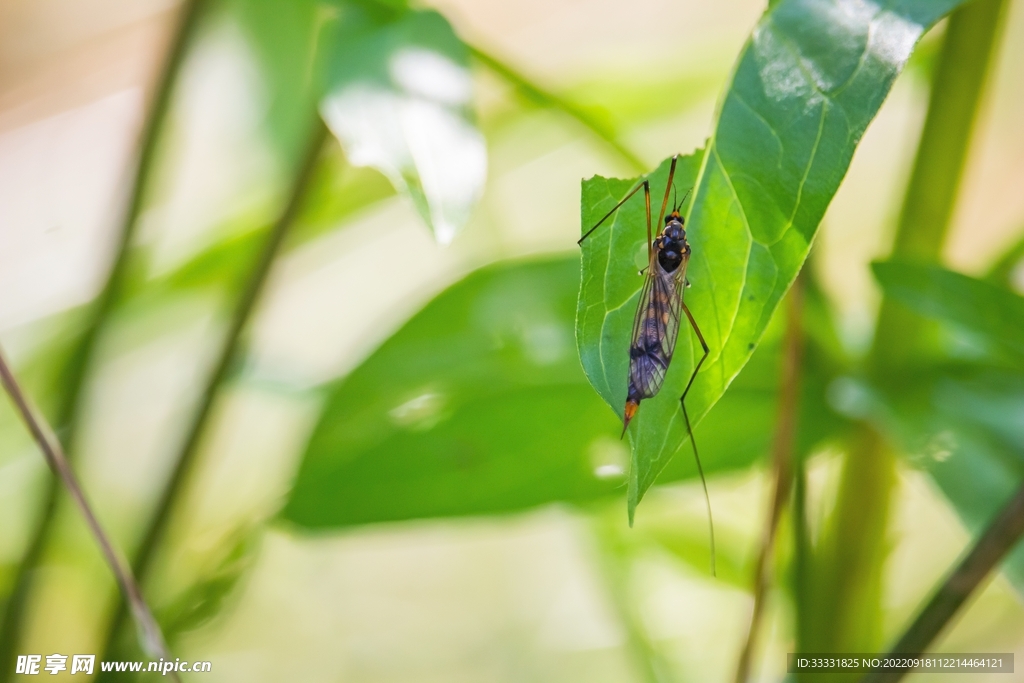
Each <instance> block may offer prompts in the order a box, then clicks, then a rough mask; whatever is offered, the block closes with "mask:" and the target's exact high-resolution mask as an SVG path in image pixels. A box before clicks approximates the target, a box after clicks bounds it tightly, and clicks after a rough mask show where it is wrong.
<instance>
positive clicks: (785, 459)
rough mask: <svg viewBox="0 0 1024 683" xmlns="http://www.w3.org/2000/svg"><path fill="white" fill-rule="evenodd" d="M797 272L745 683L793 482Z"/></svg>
mask: <svg viewBox="0 0 1024 683" xmlns="http://www.w3.org/2000/svg"><path fill="white" fill-rule="evenodd" d="M804 277H805V276H804V275H799V276H797V279H796V281H795V282H794V283H793V287H792V288H791V289H790V290H789V306H788V308H787V321H786V336H785V340H784V341H783V356H782V377H781V380H782V381H781V386H780V390H779V414H778V417H777V420H776V426H775V437H774V440H773V442H772V467H773V469H774V472H775V487H774V491H773V493H772V502H771V507H770V508H769V510H768V518H767V520H766V524H765V529H764V536H763V537H762V541H761V549H760V551H759V552H758V555H757V563H756V565H755V567H754V610H753V613H752V614H751V616H750V627H749V629H748V630H747V639H746V642H745V643H744V645H743V650H742V651H741V652H740V658H739V662H738V663H737V665H736V683H746V681H747V679H748V678H749V677H750V669H751V666H752V664H753V659H754V654H755V651H756V648H757V637H758V634H759V632H760V626H761V620H762V618H763V617H764V611H765V603H766V602H767V594H768V586H769V585H771V563H772V557H773V555H774V548H775V536H776V532H777V531H778V528H779V520H780V519H781V517H782V510H783V508H784V507H785V505H786V501H787V500H789V491H790V488H791V486H792V482H793V441H794V439H795V437H796V429H797V415H798V413H799V404H800V363H801V359H802V358H803V294H804V293H803V278H804Z"/></svg>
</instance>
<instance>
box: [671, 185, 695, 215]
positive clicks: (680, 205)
mask: <svg viewBox="0 0 1024 683" xmlns="http://www.w3.org/2000/svg"><path fill="white" fill-rule="evenodd" d="M672 189H673V190H675V188H672ZM691 192H693V187H691V188H690V189H689V190H687V191H686V194H684V195H683V198H682V199H681V200H679V203H678V204H676V197H675V193H674V192H673V194H672V206H673V207H674V210H675V211H678V210H679V209H681V208H682V207H683V204H685V203H686V198H687V197H689V196H690V193H691Z"/></svg>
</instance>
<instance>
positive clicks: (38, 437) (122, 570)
mask: <svg viewBox="0 0 1024 683" xmlns="http://www.w3.org/2000/svg"><path fill="white" fill-rule="evenodd" d="M0 382H2V383H3V386H4V390H6V391H7V394H8V396H10V397H11V402H12V403H14V407H15V408H16V409H17V411H18V414H19V415H21V419H22V420H24V422H25V426H26V427H28V430H29V432H31V433H32V438H33V439H35V441H36V443H37V444H38V445H39V449H40V450H41V451H42V452H43V457H44V458H45V459H46V464H47V465H49V466H50V469H51V470H52V471H53V473H54V475H55V476H56V477H57V478H58V479H59V480H60V482H61V483H62V484H63V485H64V488H65V489H67V492H68V493H69V494H70V495H71V498H72V500H74V501H75V505H76V506H77V507H78V509H79V511H80V512H81V513H82V517H84V518H85V523H86V525H88V527H89V531H90V532H92V535H93V537H94V538H95V539H96V542H97V543H98V544H99V546H100V551H101V552H102V553H103V557H104V559H105V560H106V561H107V564H108V565H109V566H110V570H111V571H112V572H113V573H114V578H115V579H117V585H118V587H119V588H120V589H121V594H122V596H124V599H125V601H126V602H127V603H128V604H129V605H130V606H131V610H132V616H133V617H134V618H135V623H136V625H137V626H138V629H139V634H140V635H141V637H142V642H143V644H144V646H146V647H147V649H149V650H150V654H153V655H155V656H159V657H162V658H164V659H165V660H170V659H171V655H170V652H169V651H168V650H167V644H166V643H165V642H164V637H163V634H162V633H161V631H160V626H159V625H158V624H157V623H156V620H155V619H154V618H153V613H152V612H151V611H150V609H149V606H148V605H147V604H146V601H145V600H144V599H143V597H142V591H140V590H139V584H138V583H137V582H136V581H135V576H134V575H133V574H132V570H131V567H129V566H128V563H127V562H125V560H124V558H123V557H122V555H121V554H120V553H118V552H117V550H116V549H115V548H114V544H113V542H112V541H111V540H110V537H109V536H107V533H106V532H105V531H104V530H103V527H102V526H101V525H100V522H99V520H98V519H97V518H96V514H95V513H94V512H93V510H92V507H91V506H90V505H89V501H88V500H86V497H85V492H84V491H83V490H82V486H81V484H80V483H79V481H78V477H76V476H75V472H74V470H72V469H71V464H70V463H68V459H67V456H66V455H64V449H63V448H62V447H61V445H60V441H59V440H58V439H57V437H56V436H55V435H54V433H53V430H52V429H51V428H50V425H49V424H47V423H46V421H45V420H44V419H43V418H42V416H41V415H40V414H39V412H38V411H37V410H35V409H34V408H33V407H32V405H31V404H30V403H29V400H28V397H26V396H25V393H24V392H23V391H22V389H21V386H20V385H19V384H18V380H17V379H16V378H15V377H14V373H13V372H11V369H10V367H9V366H8V364H7V360H6V359H5V358H4V355H3V352H2V351H0ZM171 673H174V672H171ZM174 678H175V680H177V679H178V676H177V674H175V675H174Z"/></svg>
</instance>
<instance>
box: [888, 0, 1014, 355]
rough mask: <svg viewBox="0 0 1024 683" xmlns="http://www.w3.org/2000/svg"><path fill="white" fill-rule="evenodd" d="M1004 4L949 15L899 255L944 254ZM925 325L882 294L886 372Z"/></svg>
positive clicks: (908, 351) (992, 1) (982, 4)
mask: <svg viewBox="0 0 1024 683" xmlns="http://www.w3.org/2000/svg"><path fill="white" fill-rule="evenodd" d="M1005 4H1006V3H1005V0H975V2H971V3H968V4H967V5H965V6H963V7H962V8H960V9H958V10H957V11H955V12H954V13H953V14H952V15H950V18H949V26H948V27H947V29H946V35H945V38H944V41H943V46H942V51H941V53H940V55H939V61H938V64H937V66H936V71H935V75H934V78H933V80H932V88H931V99H930V101H929V104H928V115H927V117H926V118H925V123H924V130H923V131H922V133H921V142H920V144H919V145H918V148H917V157H916V158H915V160H914V168H913V171H912V173H911V176H910V183H909V185H908V186H907V193H906V196H905V198H904V201H903V209H902V211H901V213H900V219H899V224H898V228H897V230H896V239H895V241H894V243H893V250H892V257H893V258H900V259H903V260H909V261H927V262H937V261H939V260H940V259H941V256H942V249H943V245H944V244H945V240H946V234H947V233H948V231H949V224H950V218H951V217H952V215H953V210H954V208H955V206H956V198H957V193H958V192H959V189H960V181H961V179H962V177H963V171H964V165H965V162H966V160H967V153H968V151H969V150H970V141H971V133H972V131H973V129H974V121H975V119H976V118H977V113H978V107H979V105H980V103H981V99H982V93H983V89H984V85H985V82H986V80H987V79H986V76H987V74H988V70H989V65H990V64H991V61H992V54H993V52H994V50H993V46H994V45H995V44H996V43H997V42H998V32H999V25H1000V23H1001V22H1000V17H1001V16H1002V14H1003V9H1004V6H1005ZM923 330H924V326H923V320H922V319H921V318H920V317H918V316H916V315H914V314H913V313H911V312H910V311H908V310H907V309H906V308H904V307H903V306H901V305H899V304H897V303H896V302H894V301H892V300H890V299H885V300H883V302H882V308H881V311H880V312H879V316H878V333H877V334H876V336H875V347H874V349H873V356H874V358H873V360H874V361H875V363H876V367H877V369H879V370H881V371H882V373H888V372H889V371H890V370H892V369H896V370H900V369H901V368H904V367H906V364H907V363H908V362H911V361H912V359H914V358H915V357H916V356H917V352H918V350H919V347H920V345H921V343H922V341H923V339H922V337H923V336H924V335H923V334H922V332H923ZM880 374H881V373H880Z"/></svg>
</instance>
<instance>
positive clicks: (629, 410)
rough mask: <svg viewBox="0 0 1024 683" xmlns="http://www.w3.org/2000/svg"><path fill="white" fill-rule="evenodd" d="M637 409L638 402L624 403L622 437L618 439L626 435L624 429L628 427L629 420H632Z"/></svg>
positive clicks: (629, 401) (630, 400)
mask: <svg viewBox="0 0 1024 683" xmlns="http://www.w3.org/2000/svg"><path fill="white" fill-rule="evenodd" d="M639 407H640V403H639V402H638V401H634V400H633V399H629V400H627V401H626V408H625V410H623V418H622V436H620V437H619V438H620V439H621V438H622V437H623V436H625V435H626V427H628V426H629V422H630V420H632V419H633V416H634V415H636V409H637V408H639Z"/></svg>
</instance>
